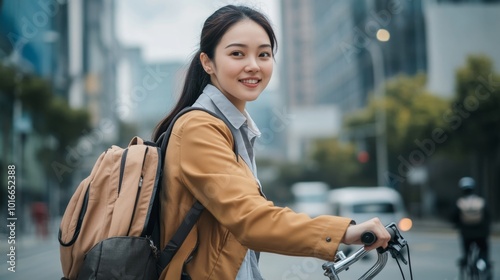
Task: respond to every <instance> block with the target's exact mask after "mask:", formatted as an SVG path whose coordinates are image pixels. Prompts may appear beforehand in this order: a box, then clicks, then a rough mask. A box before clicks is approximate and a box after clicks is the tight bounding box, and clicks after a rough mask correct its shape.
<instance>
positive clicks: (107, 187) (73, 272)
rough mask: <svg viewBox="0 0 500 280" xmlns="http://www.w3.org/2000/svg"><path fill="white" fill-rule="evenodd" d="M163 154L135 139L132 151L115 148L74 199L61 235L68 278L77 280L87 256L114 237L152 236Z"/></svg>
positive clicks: (63, 258)
mask: <svg viewBox="0 0 500 280" xmlns="http://www.w3.org/2000/svg"><path fill="white" fill-rule="evenodd" d="M160 157H161V152H160V148H159V147H157V146H156V145H155V143H150V144H148V142H144V141H143V140H142V139H141V138H139V137H134V138H133V139H132V140H131V142H130V144H129V146H128V147H127V148H120V147H118V146H112V147H111V148H109V149H108V150H107V151H105V152H104V153H102V154H101V155H100V157H99V158H98V160H97V162H96V163H95V165H94V167H93V170H92V172H91V174H90V176H88V177H87V178H86V179H84V180H83V181H82V182H81V183H80V185H79V186H78V188H77V190H76V191H75V193H74V195H73V197H72V198H71V200H70V202H69V204H68V206H67V208H66V211H65V213H64V215H63V218H62V221H61V226H60V230H59V242H60V244H61V246H60V257H61V265H62V269H63V274H64V277H65V278H68V279H76V278H77V275H78V272H79V269H80V267H81V265H82V262H83V259H84V256H85V254H86V253H87V252H88V251H89V250H90V249H91V248H92V247H93V246H94V245H96V244H97V243H98V242H99V241H101V240H104V239H106V238H110V237H114V236H138V237H139V236H143V237H148V236H151V232H152V230H153V229H152V226H153V224H152V221H151V220H150V216H151V213H152V211H155V212H154V213H153V214H154V215H153V216H156V214H155V213H156V212H157V210H155V209H153V207H157V206H156V205H157V203H156V204H155V203H154V202H155V200H156V199H157V195H158V188H159V187H158V185H159V180H160V178H161V176H160V175H161V171H162V170H161V158H160Z"/></svg>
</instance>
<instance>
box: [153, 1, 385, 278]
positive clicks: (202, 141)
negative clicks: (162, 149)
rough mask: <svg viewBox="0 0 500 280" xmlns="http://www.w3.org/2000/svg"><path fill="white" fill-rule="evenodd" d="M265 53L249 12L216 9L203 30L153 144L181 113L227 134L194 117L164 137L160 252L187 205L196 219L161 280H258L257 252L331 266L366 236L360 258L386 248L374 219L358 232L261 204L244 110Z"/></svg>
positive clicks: (336, 221)
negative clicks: (341, 250)
mask: <svg viewBox="0 0 500 280" xmlns="http://www.w3.org/2000/svg"><path fill="white" fill-rule="evenodd" d="M275 49H276V37H275V35H274V32H273V29H272V28H271V25H270V23H269V21H268V20H267V19H266V17H265V16H264V15H262V14H261V13H259V12H257V11H255V10H253V9H251V8H248V7H244V6H232V5H229V6H225V7H222V8H220V9H219V10H217V11H216V12H215V13H213V14H212V15H211V16H210V17H209V18H208V19H207V20H206V21H205V24H204V26H203V29H202V32H201V38H200V49H199V51H198V52H197V53H196V54H195V55H194V57H193V60H192V62H191V64H190V66H189V69H188V72H187V75H186V80H185V82H184V87H183V90H182V94H181V96H180V99H179V101H178V103H177V105H176V106H175V107H174V109H173V110H172V112H170V114H169V115H168V116H166V117H165V118H164V119H163V120H162V121H161V122H160V123H159V124H158V126H157V128H156V130H155V132H154V135H153V138H154V139H155V140H156V139H158V137H159V136H160V135H161V133H162V132H164V131H165V130H166V129H167V127H168V125H169V124H170V122H171V121H172V118H173V117H174V116H175V115H176V114H177V113H178V112H179V111H180V110H182V109H183V108H185V107H189V106H196V107H203V108H205V109H208V110H209V111H212V112H213V113H215V114H216V115H217V116H219V117H220V118H221V119H225V120H226V121H227V122H228V123H229V124H230V125H229V126H228V125H226V123H225V122H224V121H222V120H220V119H218V118H215V117H213V116H211V115H210V114H208V113H206V112H203V111H199V110H195V111H191V112H189V113H187V114H185V115H183V116H182V117H181V118H179V119H178V120H177V121H176V123H175V125H174V127H173V131H172V134H171V137H170V141H169V144H168V149H167V154H166V162H168V164H167V165H168V168H167V169H165V170H164V174H165V175H164V182H163V184H164V188H163V192H162V194H161V200H162V215H163V216H162V230H163V231H162V232H163V235H162V242H163V244H162V246H165V244H166V243H167V242H168V241H169V240H170V239H171V238H172V236H173V234H174V232H175V230H176V229H177V226H178V225H179V224H180V223H181V220H182V219H183V218H184V216H185V215H186V212H187V211H188V210H189V209H190V208H191V206H192V205H193V203H194V202H195V201H196V200H197V201H199V202H201V203H202V204H203V206H204V207H205V208H206V209H205V210H204V211H203V213H202V215H201V216H200V219H199V220H198V222H197V224H196V225H195V227H194V228H193V230H191V232H190V233H189V235H188V237H187V238H186V240H185V241H184V243H183V244H182V246H181V247H180V249H179V251H178V252H177V254H176V255H175V256H174V258H173V259H172V261H171V262H170V264H169V266H168V267H167V268H166V269H165V270H164V271H163V273H162V276H161V279H181V277H184V278H183V279H190V278H189V277H191V278H192V279H217V280H221V279H262V276H261V274H260V272H259V268H258V264H257V263H258V255H259V254H258V252H260V251H263V252H272V253H277V254H285V255H291V256H308V257H317V258H321V259H324V260H333V259H334V256H335V253H336V251H337V248H338V246H339V244H340V243H345V244H354V243H356V244H360V235H361V233H362V232H364V231H366V230H371V231H373V232H374V233H375V234H376V235H377V236H378V241H377V242H376V243H375V244H373V245H371V246H369V247H367V249H374V248H377V247H380V246H382V247H386V246H387V242H388V240H389V238H390V237H389V233H388V232H387V231H386V230H385V228H384V226H383V225H382V224H381V223H380V221H379V220H378V219H377V218H374V219H372V220H370V221H367V222H364V223H361V224H359V225H354V223H353V221H352V220H351V219H349V218H344V217H335V216H327V215H324V216H319V217H316V218H314V219H312V218H310V217H308V216H307V215H305V214H300V213H295V212H293V211H292V210H290V209H288V208H280V207H277V206H274V205H273V203H272V202H270V201H268V200H266V198H265V196H264V195H263V193H262V189H261V186H260V183H259V180H258V179H257V177H256V174H257V173H256V167H255V159H254V152H253V144H254V141H255V138H256V137H257V136H259V134H260V133H259V130H258V128H257V126H256V125H255V123H254V122H253V121H252V119H251V117H250V115H249V114H248V112H247V111H246V110H245V105H246V103H247V102H249V101H253V100H255V99H257V97H259V95H260V94H261V93H262V91H263V90H264V89H265V88H266V86H267V85H268V83H269V80H270V79H271V75H272V72H273V64H274V53H275ZM234 142H236V143H237V147H238V154H239V157H238V158H236V157H235V153H234V151H233V143H234ZM167 186H168V187H167ZM187 275H189V276H187Z"/></svg>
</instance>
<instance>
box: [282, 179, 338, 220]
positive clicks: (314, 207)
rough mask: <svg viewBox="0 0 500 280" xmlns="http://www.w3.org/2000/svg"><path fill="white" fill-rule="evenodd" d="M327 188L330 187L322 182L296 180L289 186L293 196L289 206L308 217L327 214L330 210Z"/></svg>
mask: <svg viewBox="0 0 500 280" xmlns="http://www.w3.org/2000/svg"><path fill="white" fill-rule="evenodd" d="M329 190H330V187H329V186H328V184H326V183H324V182H297V183H295V184H293V185H292V187H291V191H292V194H293V197H294V203H293V204H292V205H291V208H292V209H293V210H294V211H295V212H298V213H305V214H307V215H309V216H310V217H316V216H319V215H329V214H331V212H332V210H331V206H330V204H329V202H328V191H329Z"/></svg>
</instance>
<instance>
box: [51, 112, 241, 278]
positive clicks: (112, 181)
mask: <svg viewBox="0 0 500 280" xmlns="http://www.w3.org/2000/svg"><path fill="white" fill-rule="evenodd" d="M192 110H202V111H205V112H207V113H209V114H211V115H212V116H214V117H217V118H219V117H218V116H217V115H215V114H214V113H212V112H210V111H207V110H206V109H203V108H194V107H188V108H185V109H184V110H182V111H181V112H179V113H178V114H177V115H176V116H175V117H174V119H173V120H172V122H171V124H170V126H169V127H168V129H167V131H166V132H164V133H163V134H162V135H161V136H160V138H159V139H158V141H157V142H150V141H144V140H143V139H141V138H139V137H137V136H136V137H134V138H133V139H132V140H131V141H130V144H129V145H128V147H126V148H121V147H118V146H115V145H113V146H111V147H110V148H109V149H107V150H106V151H105V152H103V153H102V154H101V155H100V156H99V158H98V159H97V161H96V162H95V164H94V166H93V168H92V171H91V173H90V175H89V176H88V177H87V178H85V179H84V180H83V181H81V182H80V184H79V185H78V187H77V189H76V191H75V192H74V194H73V196H72V197H71V199H70V201H69V203H68V206H67V207H66V210H65V212H64V215H63V217H62V220H61V225H60V228H59V234H58V240H59V244H60V259H61V266H62V270H63V274H64V277H63V279H70V280H73V279H97V280H99V279H103V280H110V279H127V280H133V279H158V278H159V275H160V274H161V272H162V271H163V269H164V268H165V267H166V266H167V265H168V263H169V262H170V260H171V259H172V257H173V256H174V254H175V253H176V252H177V249H178V248H179V247H180V246H181V245H182V242H183V241H184V239H185V238H186V237H187V235H188V233H189V232H190V230H191V229H192V227H193V226H194V224H195V223H196V222H197V220H198V218H199V216H200V214H201V212H202V211H203V209H204V207H203V205H201V203H199V202H195V203H194V205H193V206H192V208H191V209H190V210H189V211H188V213H187V214H186V217H185V218H184V220H183V222H182V223H181V225H180V226H179V228H178V230H177V231H176V233H175V234H174V236H173V238H172V240H170V242H169V243H168V244H167V245H166V247H165V248H164V249H163V250H159V248H160V226H159V222H160V201H159V192H160V189H161V187H162V185H161V182H162V173H163V170H164V169H163V168H164V166H163V165H164V158H165V152H166V149H167V144H168V140H169V137H170V134H171V132H172V128H173V125H174V123H175V121H176V120H177V119H178V118H179V117H180V116H182V115H183V114H185V113H187V112H189V111H192ZM219 119H221V118H219ZM222 120H223V119H222ZM223 121H224V122H226V121H225V120H223ZM226 125H227V122H226ZM234 142H235V146H234V147H233V149H234V152H235V154H236V155H237V147H236V141H234Z"/></svg>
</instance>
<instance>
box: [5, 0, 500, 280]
mask: <svg viewBox="0 0 500 280" xmlns="http://www.w3.org/2000/svg"><path fill="white" fill-rule="evenodd" d="M499 2H500V1H493V0H490V1H479V0H475V1H473V0H470V1H465V0H464V1H459V0H454V1H444V0H443V1H438V0H429V1H425V0H422V1H406V0H373V1H371V0H355V1H343V0H315V1H300V0H272V1H263V0H262V1H245V2H243V1H202V0H188V1H172V0H163V1H160V0H147V1H144V0H143V1H140V0H125V1H114V0H86V1H84V0H39V1H32V0H0V108H2V109H0V125H1V129H0V166H1V170H4V171H2V172H0V182H7V176H8V174H7V170H8V169H7V166H8V165H15V167H16V201H15V202H16V215H17V217H19V220H18V221H17V224H16V234H17V236H18V239H19V242H20V243H21V244H22V243H23V242H25V243H26V244H39V242H40V241H41V240H49V241H50V242H53V241H54V239H55V235H56V234H57V228H58V222H59V219H60V216H61V215H62V214H63V213H64V210H65V207H66V204H67V203H68V201H69V199H70V197H71V195H72V193H73V192H74V190H75V188H76V187H77V186H78V184H79V182H80V181H81V180H82V179H83V178H85V177H86V176H87V175H88V174H89V172H90V169H91V168H92V165H93V163H94V162H95V160H96V159H97V157H98V156H99V154H100V153H101V152H102V151H104V150H105V149H106V148H108V147H109V146H110V145H112V144H117V145H120V146H125V145H127V144H128V142H129V140H130V138H131V137H132V136H134V135H139V136H141V137H144V138H150V136H151V133H152V131H153V128H154V126H155V125H156V123H157V122H158V121H159V120H160V119H161V118H162V117H163V116H164V115H165V114H167V113H168V112H169V109H170V108H171V107H172V106H173V105H174V103H175V101H176V98H177V96H178V93H179V91H180V87H181V86H182V80H183V75H184V72H185V70H186V68H187V64H188V62H189V59H190V58H191V55H192V54H193V53H194V52H195V51H196V50H197V47H198V46H197V43H198V39H199V34H200V31H201V27H202V25H203V22H204V20H205V19H206V17H208V16H209V15H210V14H211V13H213V11H215V10H216V9H217V8H219V7H221V6H223V5H225V4H245V5H248V6H251V7H253V8H256V9H259V10H261V11H262V12H264V13H265V14H267V15H268V16H269V19H270V20H271V22H272V23H273V25H274V27H275V31H276V33H277V36H278V53H277V56H276V65H275V69H276V70H275V73H274V76H273V79H272V81H271V84H270V85H269V87H268V88H267V89H266V91H265V92H264V93H263V94H262V95H261V97H260V98H259V99H258V100H257V101H255V102H253V103H251V104H248V110H249V111H250V113H251V115H252V117H253V118H254V120H255V121H256V123H257V125H258V126H259V128H260V130H261V132H262V137H261V138H259V139H258V140H257V144H256V145H257V154H256V156H257V160H258V166H259V178H260V180H261V182H262V184H263V186H264V192H265V193H266V195H267V196H268V198H269V199H271V200H273V201H274V202H275V203H276V204H278V205H283V206H285V205H287V206H290V207H296V205H297V204H296V202H297V200H298V197H297V196H296V195H297V194H296V193H295V195H294V192H293V188H292V186H293V185H295V184H296V183H302V182H319V183H320V184H322V185H324V186H326V187H325V188H324V189H325V190H326V191H330V190H334V189H338V188H343V187H347V186H361V187H367V186H385V187H388V188H390V189H393V190H395V191H396V192H397V193H398V194H399V196H400V197H401V199H402V204H403V205H404V208H405V211H406V214H407V217H410V218H411V219H412V220H413V222H414V225H415V226H417V225H422V226H424V225H425V226H427V227H424V228H425V230H426V231H427V232H434V231H439V232H442V231H446V230H448V232H453V229H452V227H451V225H450V223H449V215H450V212H451V210H452V208H453V205H454V203H455V199H456V198H457V197H458V196H459V195H460V190H459V188H458V186H457V182H458V180H459V179H460V178H461V177H463V176H472V177H474V178H475V179H476V181H477V191H478V193H479V194H481V195H483V196H485V197H486V199H487V201H488V205H489V207H490V211H491V213H492V214H493V218H494V221H495V222H496V223H495V225H494V233H495V234H497V233H498V232H499V231H498V221H499V219H500V206H499V205H500V175H499V174H500V51H499V49H500V36H499V33H498V30H500V3H499ZM0 193H1V197H2V199H1V200H0V208H1V209H2V211H0V218H1V219H2V220H3V221H5V220H6V218H7V216H6V215H7V211H6V210H7V208H8V205H7V203H8V202H7V201H8V200H7V188H6V187H2V188H1V190H0ZM316 197H320V198H325V197H327V196H325V195H319V196H316ZM294 203H295V204H294ZM322 203H327V204H328V201H326V202H325V201H323V202H322ZM323 209H326V210H324V211H326V212H329V213H330V214H332V213H333V211H334V210H333V209H332V208H323ZM330 211H331V212H330ZM45 224H46V225H45ZM425 230H424V231H425ZM7 231H8V229H7V228H6V227H1V228H0V236H1V237H2V239H1V240H0V242H1V243H2V244H1V245H0V248H1V249H2V253H3V252H4V248H6V246H7V244H6V243H7V242H6V241H5V236H7V234H8V232H7ZM450 234H451V233H450ZM45 238H48V239H45ZM455 238H456V236H454V235H450V236H448V239H445V240H455ZM30 240H31V241H30ZM30 242H31V243H30ZM436 242H438V244H439V243H441V244H442V241H436ZM51 244H52V243H51ZM453 244H454V243H452V245H450V246H451V248H455V247H456V246H455V245H453ZM495 244H498V242H497V243H495ZM26 246H28V245H26ZM50 248H51V249H50V250H53V252H52V253H53V254H54V255H55V256H56V257H57V243H54V244H52V247H50ZM455 249H456V250H458V248H455ZM455 249H450V250H452V252H454V251H453V250H455ZM40 250H41V251H40V253H45V252H47V251H50V250H49V249H47V248H45V249H40ZM497 251H498V250H497ZM457 253H458V251H457ZM452 259H453V260H455V256H453V258H452ZM46 261H47V260H46ZM52 263H53V264H52V265H51V266H50V267H53V266H54V265H56V269H55V270H57V265H58V263H57V259H55V260H52ZM19 265H20V268H21V267H22V265H21V264H19ZM25 266H28V264H27V263H25ZM275 268H276V266H275ZM57 272H58V271H57ZM2 273H3V269H2V271H1V272H0V278H1V279H4V278H2V277H3V276H2V275H3V274H2ZM269 273H271V272H269ZM444 273H445V272H444ZM280 275H283V272H281V274H280ZM316 275H320V274H319V273H318V274H316ZM434 275H435V274H434ZM443 275H445V274H443ZM446 275H447V274H446ZM56 276H57V274H56ZM23 277H24V276H23ZM26 277H27V276H26ZM269 277H270V279H274V276H272V277H271V276H269ZM283 277H284V276H283ZM443 277H445V276H443ZM446 277H447V276H446ZM431 278H432V277H431ZM5 279H11V278H5ZM20 279H21V278H20ZM23 279H27V278H23ZM43 279H48V278H43ZM283 279H284V278H283ZM424 279H430V278H424ZM432 279H437V278H432ZM440 279H445V278H440ZM447 279H452V278H447Z"/></svg>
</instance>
